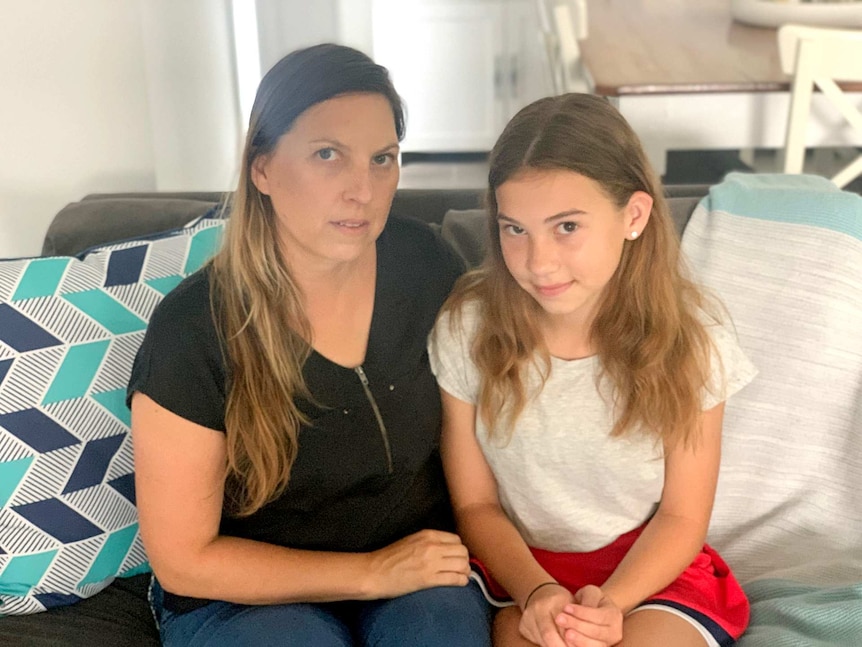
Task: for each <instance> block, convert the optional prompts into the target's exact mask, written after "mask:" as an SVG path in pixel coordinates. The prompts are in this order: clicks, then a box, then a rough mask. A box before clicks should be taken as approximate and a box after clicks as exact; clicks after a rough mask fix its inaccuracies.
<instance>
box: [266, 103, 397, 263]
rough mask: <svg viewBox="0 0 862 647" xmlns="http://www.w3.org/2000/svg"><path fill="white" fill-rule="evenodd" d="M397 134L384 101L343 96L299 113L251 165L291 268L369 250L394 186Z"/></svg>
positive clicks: (334, 260) (353, 256)
mask: <svg viewBox="0 0 862 647" xmlns="http://www.w3.org/2000/svg"><path fill="white" fill-rule="evenodd" d="M398 176H399V169H398V136H397V135H396V132H395V120H394V117H393V114H392V108H391V107H390V105H389V102H388V100H387V99H386V98H385V97H384V96H383V95H380V94H370V93H362V94H345V95H340V96H337V97H334V98H332V99H328V100H327V101H323V102H321V103H318V104H316V105H314V106H312V107H310V108H309V109H308V110H306V111H305V112H303V113H302V114H301V115H299V117H297V119H296V121H294V123H293V127H292V128H291V129H290V130H289V131H288V132H286V133H285V134H284V135H282V136H281V138H280V139H279V140H278V144H277V145H276V148H275V150H274V151H273V152H272V153H271V154H269V155H267V156H262V157H260V158H258V159H257V160H256V161H255V162H254V164H253V165H252V181H253V182H254V184H255V186H256V187H257V189H258V190H259V191H260V192H261V193H263V194H265V195H268V196H269V197H270V200H271V201H272V205H273V208H274V209H275V213H276V217H277V230H278V235H279V238H280V242H281V248H282V250H283V253H284V254H285V256H286V258H287V261H288V263H289V264H290V265H291V266H302V267H304V268H308V269H312V268H315V267H317V268H322V269H326V268H327V267H332V266H333V265H337V264H340V263H343V262H350V261H353V260H356V259H357V258H360V257H361V256H362V255H363V253H368V252H370V251H371V250H373V249H374V242H375V241H376V240H377V237H378V236H379V235H380V232H381V231H382V230H383V227H384V225H385V224H386V218H387V217H388V215H389V207H390V205H391V203H392V197H393V196H394V194H395V188H396V186H397V185H398Z"/></svg>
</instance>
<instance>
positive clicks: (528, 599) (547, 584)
mask: <svg viewBox="0 0 862 647" xmlns="http://www.w3.org/2000/svg"><path fill="white" fill-rule="evenodd" d="M552 585H553V586H563V585H562V584H560V583H559V582H554V581H550V582H542V583H541V584H539V585H538V586H537V587H536V588H534V589H533V590H532V591H530V595H528V596H527V599H526V600H524V609H525V610H526V608H527V605H528V604H530V598H532V597H533V594H534V593H535V592H536V591H538V590H539V589H540V588H542V587H543V586H552ZM563 588H565V587H563Z"/></svg>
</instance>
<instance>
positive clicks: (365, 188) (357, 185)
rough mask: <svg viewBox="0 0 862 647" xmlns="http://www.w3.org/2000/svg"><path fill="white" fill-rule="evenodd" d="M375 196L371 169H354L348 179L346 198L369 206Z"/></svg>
mask: <svg viewBox="0 0 862 647" xmlns="http://www.w3.org/2000/svg"><path fill="white" fill-rule="evenodd" d="M373 195H374V190H373V186H372V181H371V169H370V168H368V167H365V168H355V169H353V170H352V172H351V173H350V175H349V177H348V181H347V190H346V191H345V192H344V197H345V198H347V199H348V200H354V201H356V202H359V203H361V204H367V203H368V202H370V201H371V198H372V196H373Z"/></svg>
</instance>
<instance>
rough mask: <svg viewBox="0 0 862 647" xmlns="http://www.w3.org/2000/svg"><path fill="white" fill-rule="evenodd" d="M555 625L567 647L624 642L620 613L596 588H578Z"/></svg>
mask: <svg viewBox="0 0 862 647" xmlns="http://www.w3.org/2000/svg"><path fill="white" fill-rule="evenodd" d="M556 623H557V626H558V627H559V631H560V633H561V634H562V635H563V637H564V638H565V641H566V645H567V647H610V646H611V645H616V644H617V643H618V642H620V641H621V640H622V639H623V613H622V611H621V610H620V608H619V607H618V606H617V605H616V604H615V603H614V601H613V600H612V599H611V598H610V597H608V596H607V595H605V593H604V591H602V590H601V589H600V588H599V587H597V586H585V587H584V588H582V589H579V590H578V591H577V592H576V593H575V595H574V600H573V603H572V604H567V605H566V606H565V607H564V608H563V610H562V613H560V614H558V615H557V616H556Z"/></svg>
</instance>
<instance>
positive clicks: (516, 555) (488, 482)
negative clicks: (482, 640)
mask: <svg viewBox="0 0 862 647" xmlns="http://www.w3.org/2000/svg"><path fill="white" fill-rule="evenodd" d="M440 394H441V398H442V401H443V431H442V436H441V440H440V452H441V455H442V457H443V467H444V470H445V473H446V482H447V484H448V486H449V494H450V497H451V499H452V507H453V509H454V511H455V520H456V522H457V525H458V532H459V533H460V535H461V537H462V539H463V540H464V543H465V544H467V547H468V548H469V549H470V552H471V553H472V554H473V555H474V556H476V557H478V558H479V559H480V560H481V561H482V562H483V563H484V564H485V565H486V566H487V567H488V569H489V570H490V572H491V573H492V574H493V576H494V578H495V579H496V580H497V581H498V582H499V583H500V584H501V585H502V586H503V588H505V589H506V591H508V593H509V595H511V596H512V599H513V600H515V602H516V603H517V604H518V606H519V607H520V608H521V610H522V611H523V613H524V616H523V620H522V622H521V628H522V632H524V631H525V630H526V632H527V634H528V635H527V637H528V638H530V639H531V640H533V642H535V643H537V644H540V645H547V646H549V647H550V646H553V647H556V646H559V647H564V645H565V643H564V642H563V640H562V637H561V635H560V631H559V629H558V628H557V627H556V625H555V624H554V617H555V616H556V615H557V614H558V613H559V612H560V611H562V608H563V606H564V605H565V604H566V603H568V602H571V601H572V599H573V598H572V596H571V594H570V593H569V592H568V591H567V590H566V589H565V588H563V587H562V586H544V587H542V588H541V589H538V590H537V591H536V592H535V594H534V595H533V596H532V597H531V598H530V605H529V608H528V609H525V608H524V607H525V604H526V601H527V597H528V596H529V595H530V593H531V592H532V591H533V590H534V589H535V588H536V587H537V586H538V585H539V584H542V583H544V582H553V581H554V578H553V577H551V576H550V575H549V574H548V572H547V571H546V570H545V569H543V568H542V567H541V566H540V565H539V563H538V562H537V561H536V560H535V558H534V557H533V555H532V553H531V552H530V549H529V548H528V547H527V544H526V543H525V542H524V540H523V538H522V537H521V535H520V533H519V532H518V530H517V529H516V528H515V526H514V525H513V524H512V522H511V521H510V520H509V518H508V517H507V516H506V513H505V512H503V509H502V507H501V506H500V500H499V497H498V494H497V482H496V480H495V478H494V475H493V473H492V472H491V468H490V467H489V466H488V463H487V461H486V460H485V456H484V454H483V453H482V448H481V447H480V446H479V443H478V441H477V440H476V427H475V420H476V407H475V406H474V405H472V404H470V403H468V402H464V401H463V400H459V399H458V398H456V397H455V396H453V395H450V394H449V393H447V392H446V391H445V390H443V389H440Z"/></svg>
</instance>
